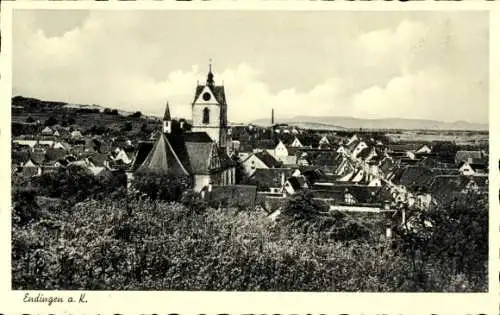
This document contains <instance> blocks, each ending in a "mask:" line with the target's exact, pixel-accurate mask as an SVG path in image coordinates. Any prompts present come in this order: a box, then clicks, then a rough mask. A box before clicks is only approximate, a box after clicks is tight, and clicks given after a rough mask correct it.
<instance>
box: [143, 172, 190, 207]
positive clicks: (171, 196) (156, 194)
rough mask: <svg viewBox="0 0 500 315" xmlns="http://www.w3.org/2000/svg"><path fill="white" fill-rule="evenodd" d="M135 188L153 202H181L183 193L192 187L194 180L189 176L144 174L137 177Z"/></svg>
mask: <svg viewBox="0 0 500 315" xmlns="http://www.w3.org/2000/svg"><path fill="white" fill-rule="evenodd" d="M133 187H134V188H135V189H137V190H138V191H140V192H142V193H145V194H146V195H148V196H149V197H150V198H151V199H153V200H156V199H159V200H166V201H179V200H180V199H181V197H182V192H183V191H184V190H186V189H189V188H190V187H192V180H191V178H190V177H189V176H178V177H174V176H170V175H167V176H165V175H157V174H154V173H144V174H138V175H136V176H135V178H134V182H133Z"/></svg>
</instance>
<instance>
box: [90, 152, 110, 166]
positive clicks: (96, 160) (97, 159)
mask: <svg viewBox="0 0 500 315" xmlns="http://www.w3.org/2000/svg"><path fill="white" fill-rule="evenodd" d="M107 159H108V155H107V154H103V153H95V154H93V155H92V156H90V157H89V161H90V162H91V163H92V164H94V166H104V162H105V161H106V160H107Z"/></svg>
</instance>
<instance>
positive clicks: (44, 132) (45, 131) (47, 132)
mask: <svg viewBox="0 0 500 315" xmlns="http://www.w3.org/2000/svg"><path fill="white" fill-rule="evenodd" d="M53 134H54V131H53V130H52V128H50V127H49V126H46V127H45V128H43V130H42V135H44V136H52V135H53Z"/></svg>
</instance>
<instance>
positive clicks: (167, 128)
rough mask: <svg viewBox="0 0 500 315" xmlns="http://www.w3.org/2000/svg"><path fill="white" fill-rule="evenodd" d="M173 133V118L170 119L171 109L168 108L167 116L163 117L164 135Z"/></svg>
mask: <svg viewBox="0 0 500 315" xmlns="http://www.w3.org/2000/svg"><path fill="white" fill-rule="evenodd" d="M171 132H172V117H170V108H169V106H168V102H167V107H166V108H165V115H163V133H171Z"/></svg>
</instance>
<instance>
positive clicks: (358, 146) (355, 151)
mask: <svg viewBox="0 0 500 315" xmlns="http://www.w3.org/2000/svg"><path fill="white" fill-rule="evenodd" d="M366 148H368V145H367V144H366V142H364V141H360V142H358V143H357V144H356V146H355V147H354V148H353V149H352V151H351V152H352V157H354V158H356V157H357V156H358V154H359V153H361V151H363V150H364V149H366Z"/></svg>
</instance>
